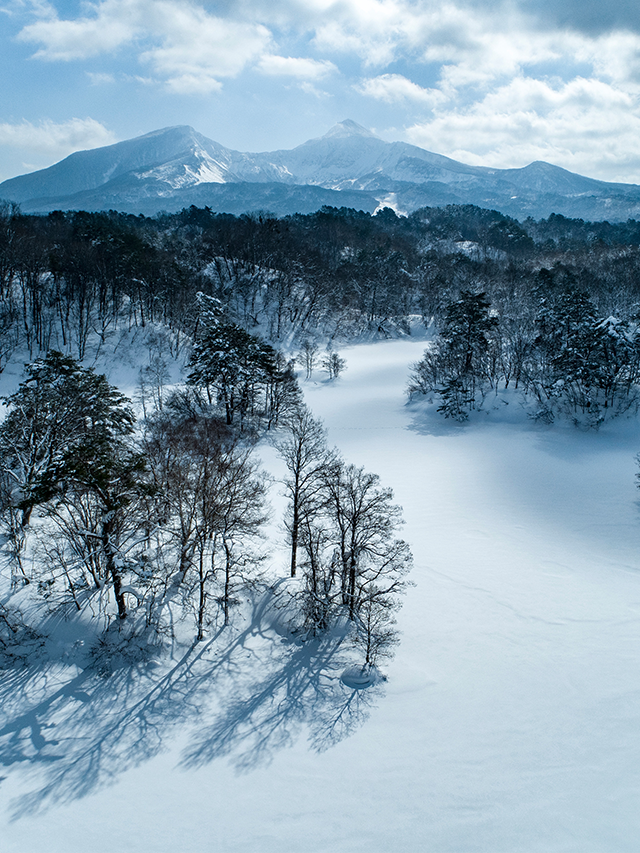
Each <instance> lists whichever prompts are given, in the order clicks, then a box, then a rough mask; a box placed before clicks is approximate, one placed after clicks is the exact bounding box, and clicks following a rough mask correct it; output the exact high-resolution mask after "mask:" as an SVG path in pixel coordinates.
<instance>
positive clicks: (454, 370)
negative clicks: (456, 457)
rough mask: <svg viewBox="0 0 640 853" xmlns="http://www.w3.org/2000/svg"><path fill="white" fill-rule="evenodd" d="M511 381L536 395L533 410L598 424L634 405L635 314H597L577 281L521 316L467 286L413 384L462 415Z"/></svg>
mask: <svg viewBox="0 0 640 853" xmlns="http://www.w3.org/2000/svg"><path fill="white" fill-rule="evenodd" d="M511 381H513V382H514V383H515V388H516V389H519V390H520V391H521V392H522V394H523V395H524V396H525V397H526V398H528V399H529V400H533V401H534V412H533V413H534V415H535V416H536V417H541V418H544V419H546V420H549V421H551V420H553V419H554V417H556V416H557V415H560V416H563V417H567V418H569V419H571V420H573V421H574V423H576V424H583V425H586V426H592V427H598V426H599V425H600V424H601V423H602V422H603V421H604V420H605V419H606V418H608V417H612V416H615V415H618V414H621V413H623V412H625V411H628V410H629V409H634V408H635V409H637V406H638V401H639V393H640V389H639V384H640V326H639V324H638V318H637V317H635V316H634V317H630V318H627V319H618V318H615V317H607V318H604V319H603V318H600V317H598V315H597V312H596V310H595V307H594V305H593V303H592V301H591V300H590V299H589V298H588V296H587V295H586V294H585V293H584V292H582V291H580V290H579V289H577V288H576V287H574V286H566V287H563V288H562V289H559V290H556V291H553V290H552V291H549V290H546V291H541V292H540V294H539V302H538V310H537V311H536V313H535V314H534V315H533V316H531V317H528V316H527V315H526V313H525V314H523V315H522V317H520V318H519V320H518V321H516V320H515V319H514V318H504V319H503V318H501V317H499V316H497V314H496V313H495V312H493V311H492V309H491V307H490V304H489V301H488V299H487V297H486V295H485V294H484V293H473V292H471V291H463V292H462V293H461V296H460V299H458V300H455V301H454V302H451V303H449V305H448V306H447V309H446V312H445V319H444V321H443V324H442V327H441V330H440V332H439V334H438V337H437V338H436V340H435V342H434V344H433V345H432V346H431V347H430V348H429V349H427V350H426V351H425V354H424V357H423V358H422V360H421V361H419V362H418V363H417V364H416V365H414V367H413V370H412V373H411V377H410V382H409V389H408V390H409V393H410V395H411V396H415V395H417V394H434V395H436V396H437V398H438V399H439V401H440V404H439V406H438V411H439V412H441V413H442V414H443V415H444V416H445V417H451V418H454V419H455V420H459V421H463V420H466V419H467V418H468V416H469V412H470V411H472V410H473V409H477V408H480V407H481V406H482V404H483V401H484V399H485V397H486V394H487V392H488V391H489V390H497V389H498V388H500V387H503V388H507V387H509V384H510V382H511Z"/></svg>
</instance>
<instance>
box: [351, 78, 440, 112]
mask: <svg viewBox="0 0 640 853" xmlns="http://www.w3.org/2000/svg"><path fill="white" fill-rule="evenodd" d="M354 88H355V89H356V91H358V92H360V93H361V94H363V95H367V96H368V97H370V98H375V99H376V100H378V101H386V102H387V103H390V104H396V103H398V102H401V101H414V102H416V103H418V104H424V105H425V106H434V105H435V104H438V103H442V102H443V101H446V100H447V98H446V95H444V94H443V93H442V92H441V91H440V90H438V89H424V88H423V87H422V86H418V85H417V83H414V82H413V81H411V80H408V79H407V78H406V77H403V76H402V75H401V74H381V75H380V76H378V77H370V78H368V79H366V80H361V81H360V83H358V84H357V85H356V86H355V87H354Z"/></svg>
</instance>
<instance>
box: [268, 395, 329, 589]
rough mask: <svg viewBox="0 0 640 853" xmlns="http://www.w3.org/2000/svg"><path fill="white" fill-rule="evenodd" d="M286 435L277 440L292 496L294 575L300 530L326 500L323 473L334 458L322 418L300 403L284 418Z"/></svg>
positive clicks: (288, 519)
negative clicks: (319, 418) (315, 416)
mask: <svg viewBox="0 0 640 853" xmlns="http://www.w3.org/2000/svg"><path fill="white" fill-rule="evenodd" d="M284 428H285V430H286V434H285V437H284V438H282V439H280V440H279V441H276V442H275V447H276V450H277V451H278V454H279V456H280V458H281V459H282V460H283V461H284V463H285V465H286V466H287V471H288V475H287V477H286V478H285V479H284V480H283V483H284V486H285V489H286V493H287V495H288V497H289V501H290V503H289V509H288V512H287V516H286V519H285V525H286V528H287V532H288V534H289V540H290V547H291V560H290V571H291V577H292V578H294V577H295V576H296V571H297V562H298V548H299V546H300V532H301V528H302V526H303V525H304V526H305V527H307V528H308V527H309V524H310V522H311V516H312V515H313V514H314V513H316V512H317V510H318V507H319V504H320V503H321V502H322V501H323V499H324V498H323V479H322V478H323V474H324V471H325V468H326V467H327V465H328V464H330V462H331V460H332V459H333V458H334V457H333V454H331V453H330V452H329V450H328V449H327V434H326V430H325V429H324V427H323V425H322V422H321V421H319V420H316V418H314V417H313V415H312V414H311V412H310V411H309V409H308V408H307V407H306V406H304V405H301V406H300V407H299V408H297V409H296V410H294V411H293V412H291V413H290V414H289V415H288V416H287V418H286V420H285V421H284Z"/></svg>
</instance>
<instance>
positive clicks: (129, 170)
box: [0, 121, 640, 221]
mask: <svg viewBox="0 0 640 853" xmlns="http://www.w3.org/2000/svg"><path fill="white" fill-rule="evenodd" d="M0 198H3V199H7V200H9V201H15V202H18V203H19V204H20V205H21V207H22V209H23V211H24V212H25V213H45V212H48V211H51V210H77V209H84V210H109V209H116V210H122V211H126V212H130V213H144V214H147V215H151V214H154V213H157V212H159V211H162V210H166V211H175V210H180V209H181V208H183V207H188V206H190V205H192V204H195V205H196V206H209V207H211V208H212V209H213V210H216V211H220V212H226V213H236V214H237V213H242V212H249V211H256V210H268V211H271V212H273V213H276V214H278V215H284V214H287V213H308V212H310V211H312V210H316V209H317V208H318V207H321V206H322V205H331V206H334V207H354V208H356V209H361V210H365V211H369V212H372V211H374V210H376V209H378V208H380V207H384V206H389V207H393V208H394V209H396V210H397V211H398V212H400V213H409V212H410V211H412V210H415V209H417V208H419V207H424V206H442V205H446V204H475V205H478V206H480V207H488V208H494V209H496V210H499V211H501V212H502V213H505V214H508V215H510V216H513V217H515V218H518V219H523V218H525V217H527V216H533V217H534V218H542V217H547V216H549V215H550V214H551V213H561V214H563V215H565V216H570V217H579V218H583V219H591V220H604V219H608V220H610V221H623V220H626V219H630V218H637V217H638V216H640V187H639V186H637V185H635V184H614V183H607V182H605V181H597V180H594V179H592V178H585V177H582V176H581V175H576V174H574V173H572V172H568V171H567V170H565V169H561V168H560V167H558V166H552V165H551V164H549V163H542V162H536V163H531V164H530V165H529V166H525V167H524V168H522V169H491V168H486V167H479V166H467V165H465V164H464V163H459V162H457V161H456V160H451V159H449V158H448V157H444V156H442V155H440V154H433V153H431V152H429V151H425V150H424V149H422V148H418V147H417V146H415V145H409V144H407V143H404V142H385V141H384V140H382V139H379V138H378V137H377V136H375V135H374V134H372V133H371V132H370V131H368V130H366V129H365V128H363V127H361V126H360V125H358V124H356V123H355V122H353V121H344V122H340V124H338V125H336V126H335V127H334V128H332V129H331V130H330V131H329V132H328V133H327V134H325V135H324V136H323V137H320V138H319V139H311V140H309V141H308V142H305V143H303V144H302V145H299V146H298V147H297V148H293V149H291V150H282V151H273V152H268V153H258V154H249V153H242V152H240V151H233V150H231V149H228V148H225V147H224V146H222V145H219V144H218V143H217V142H213V141H212V140H210V139H207V138H206V137H205V136H202V134H200V133H197V132H196V131H195V130H193V128H191V127H170V128H165V129H164V130H157V131H153V132H152V133H148V134H146V135H144V136H140V137H137V138H136V139H130V140H127V141H125V142H118V143H116V144H115V145H108V146H106V147H104V148H96V149H94V150H91V151H78V152H76V153H75V154H71V155H70V156H69V157H67V158H65V159H64V160H61V161H60V162H59V163H56V164H55V165H54V166H51V167H49V168H48V169H42V170H41V171H38V172H33V173H31V174H28V175H22V176H20V177H16V178H11V179H10V180H8V181H4V183H2V184H0Z"/></svg>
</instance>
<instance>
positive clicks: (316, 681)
mask: <svg viewBox="0 0 640 853" xmlns="http://www.w3.org/2000/svg"><path fill="white" fill-rule="evenodd" d="M423 346H424V344H423V343H421V342H416V341H406V340H405V341H389V342H385V343H377V344H367V345H361V346H356V347H351V348H348V349H344V350H342V352H341V354H342V355H343V356H344V357H346V359H347V363H348V369H347V370H346V372H345V373H344V374H343V376H342V377H341V379H340V380H339V381H338V382H336V383H334V384H332V385H331V384H327V383H323V382H320V381H319V382H318V383H313V382H308V383H305V392H306V397H307V402H308V404H309V405H310V407H311V408H312V409H313V411H314V413H315V414H316V415H317V416H319V417H322V418H323V419H324V421H325V423H326V425H327V427H328V429H329V438H330V441H331V442H332V443H335V444H336V445H337V446H338V447H339V448H340V450H341V451H342V453H343V455H344V456H345V458H346V459H347V460H348V461H349V462H354V463H356V464H358V465H364V466H365V467H366V468H367V469H368V470H371V471H374V472H376V473H378V474H380V476H381V480H382V483H383V484H384V485H389V486H391V487H392V488H393V489H394V491H395V496H396V499H397V501H398V502H399V503H401V504H402V505H403V507H404V515H405V519H406V522H407V523H406V527H405V528H404V531H403V535H404V537H405V538H406V539H407V540H408V541H409V543H410V544H411V546H412V549H413V551H414V555H415V570H414V574H413V580H414V581H415V582H416V586H415V587H414V588H413V589H411V590H409V593H408V595H407V597H406V601H405V606H404V608H403V610H402V612H401V613H400V616H399V623H400V627H401V629H402V632H403V636H402V642H401V645H400V646H399V648H398V651H397V655H396V657H395V659H394V660H393V661H392V662H391V663H390V664H388V665H387V666H386V667H385V669H386V672H387V675H388V682H387V683H386V684H384V685H378V686H375V687H373V688H370V689H368V690H361V691H350V690H349V689H348V688H346V687H345V685H344V684H343V683H342V682H340V680H339V678H338V675H339V673H340V671H341V667H342V666H344V661H343V660H342V658H341V654H342V653H341V652H336V649H335V644H334V643H333V642H332V641H328V642H327V643H326V644H324V645H323V646H321V647H317V648H314V647H307V646H295V645H292V644H291V643H288V642H286V640H285V639H284V638H283V642H282V644H281V645H280V646H279V645H278V644H274V643H273V642H272V640H271V638H272V637H273V636H274V629H277V627H278V626H277V619H275V618H274V617H273V615H271V616H269V614H262V613H259V612H257V613H255V614H254V615H253V619H252V620H251V621H250V623H249V628H248V629H247V630H246V631H244V632H238V633H236V634H234V635H233V637H230V639H229V642H228V644H227V645H226V647H220V646H217V647H216V648H217V649H218V651H214V647H213V646H211V647H209V646H207V644H202V645H201V646H200V647H198V650H197V652H196V654H195V655H193V657H192V658H190V659H189V661H188V662H187V663H186V664H182V665H181V663H180V661H179V660H175V661H174V662H173V668H166V669H164V668H163V669H162V671H161V672H159V673H158V672H156V674H155V675H154V676H153V677H151V675H150V673H149V670H148V668H147V669H145V667H144V666H143V665H140V666H137V667H135V668H134V671H133V673H132V671H131V670H130V669H128V668H127V667H121V668H118V666H117V662H116V663H115V664H114V672H113V674H112V675H111V678H108V679H104V681H103V683H100V682H99V681H96V679H95V678H94V679H93V680H87V681H85V680H84V678H85V676H84V674H83V671H82V670H81V669H78V668H77V667H71V666H68V667H66V668H65V667H64V666H63V665H62V664H61V665H60V667H59V669H58V670H55V671H53V670H50V671H46V672H45V671H43V672H42V673H41V675H40V676H38V677H34V676H33V675H28V672H27V671H25V672H19V673H18V674H16V675H15V676H13V677H12V680H11V683H10V684H9V685H5V687H4V688H3V689H2V690H1V692H0V702H1V703H2V704H1V705H0V758H1V760H2V761H3V762H4V767H0V778H1V779H2V781H0V800H1V803H2V818H1V822H0V849H1V850H2V851H3V853H45V851H46V853H63V851H64V853H107V851H112V850H116V851H122V853H125V851H126V853H129V851H131V853H169V851H171V853H196V851H197V853H201V851H225V853H236V851H238V853H239V851H246V853H271V851H274V853H276V851H277V853H305V851H308V853H339V852H340V851H345V852H346V853H352V851H353V853H355V851H367V853H400V851H428V853H448V852H449V851H451V853H466V851H469V853H471V851H487V852H488V853H502V851H504V853H517V851H523V853H528V851H531V853H533V851H540V853H543V851H544V853H554V851H575V853H595V851H602V853H615V851H629V853H632V851H633V853H635V851H637V849H638V843H639V842H638V839H639V838H640V648H639V640H640V512H639V508H638V498H639V497H640V493H638V491H637V489H636V487H635V479H634V478H635V472H636V465H635V463H634V456H635V454H636V453H637V452H638V451H639V450H640V428H639V426H638V423H637V422H624V423H623V422H621V423H618V424H615V423H614V424H612V425H610V426H607V427H605V428H603V429H602V430H601V431H600V432H599V433H593V434H592V433H583V432H579V431H577V430H575V429H573V428H571V427H567V426H554V427H548V426H538V425H534V424H532V423H530V422H528V421H527V420H526V418H525V417H524V415H522V414H521V413H520V412H519V411H518V408H517V403H515V402H513V401H512V402H511V403H510V405H509V406H504V405H503V404H500V406H501V408H499V409H497V410H496V411H494V412H492V414H490V415H479V416H477V417H476V418H475V419H474V421H473V422H472V423H470V424H467V425H462V426H460V425H457V424H451V423H449V422H447V421H443V420H442V419H441V418H440V417H439V416H437V415H436V414H435V413H433V412H429V411H426V410H424V408H421V407H413V408H411V407H407V406H406V405H405V399H404V393H403V389H404V385H405V382H406V376H407V370H408V365H409V363H410V362H412V361H415V360H417V359H418V358H419V357H420V355H421V352H422V348H423ZM265 460H266V462H267V464H270V462H272V460H273V454H272V452H271V451H269V450H268V449H267V450H265ZM283 574H284V569H283Z"/></svg>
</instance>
